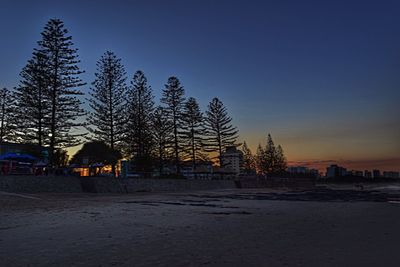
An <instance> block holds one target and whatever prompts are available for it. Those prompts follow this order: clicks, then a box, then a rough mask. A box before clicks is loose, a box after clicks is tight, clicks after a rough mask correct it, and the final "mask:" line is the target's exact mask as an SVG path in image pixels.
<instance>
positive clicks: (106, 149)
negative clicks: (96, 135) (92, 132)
mask: <svg viewBox="0 0 400 267" xmlns="http://www.w3.org/2000/svg"><path fill="white" fill-rule="evenodd" d="M121 158H122V156H121V153H120V152H119V151H117V150H115V149H111V147H110V146H109V145H107V144H106V143H104V142H103V141H91V142H88V143H85V144H83V146H82V148H81V149H80V150H78V152H76V154H75V155H74V156H73V157H72V159H71V163H75V164H82V161H83V159H87V160H88V164H94V163H103V164H105V165H115V164H116V163H117V161H118V160H119V159H121Z"/></svg>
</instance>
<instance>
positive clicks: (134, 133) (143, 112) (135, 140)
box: [125, 71, 154, 172]
mask: <svg viewBox="0 0 400 267" xmlns="http://www.w3.org/2000/svg"><path fill="white" fill-rule="evenodd" d="M131 85H132V86H131V88H130V89H129V91H128V105H127V107H128V108H127V113H128V120H127V123H126V125H125V127H126V137H125V146H126V152H127V155H129V156H130V157H132V158H133V160H134V161H135V162H136V169H137V170H138V171H141V172H148V171H151V152H152V148H153V136H152V123H153V118H152V116H153V111H154V100H153V99H154V96H153V92H152V89H151V87H150V86H149V85H148V84H147V78H146V76H145V75H144V73H143V72H142V71H137V72H136V73H135V74H134V76H133V80H132V82H131Z"/></svg>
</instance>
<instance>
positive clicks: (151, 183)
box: [121, 179, 236, 193]
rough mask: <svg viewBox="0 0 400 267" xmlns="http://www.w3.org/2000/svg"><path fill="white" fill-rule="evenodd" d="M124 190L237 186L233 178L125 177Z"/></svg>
mask: <svg viewBox="0 0 400 267" xmlns="http://www.w3.org/2000/svg"><path fill="white" fill-rule="evenodd" d="M121 185H122V187H123V190H124V191H125V192H127V193H132V192H153V191H157V192H176V191H196V190H213V189H232V188H236V186H235V182H234V181H232V180H185V179H124V180H121Z"/></svg>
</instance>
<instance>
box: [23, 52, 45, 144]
mask: <svg viewBox="0 0 400 267" xmlns="http://www.w3.org/2000/svg"><path fill="white" fill-rule="evenodd" d="M20 77H21V81H20V85H19V86H18V87H17V88H16V92H15V100H16V105H17V107H18V108H17V110H16V111H17V114H16V115H17V116H18V120H17V123H16V127H17V131H18V135H19V139H20V140H21V141H22V142H24V143H33V144H37V145H39V146H47V145H49V133H50V131H49V126H50V116H51V105H50V104H51V103H50V95H49V85H50V77H49V70H48V59H47V58H46V57H45V55H44V54H42V53H33V57H32V59H30V60H29V61H28V63H27V64H26V66H25V67H24V68H23V69H22V71H21V73H20Z"/></svg>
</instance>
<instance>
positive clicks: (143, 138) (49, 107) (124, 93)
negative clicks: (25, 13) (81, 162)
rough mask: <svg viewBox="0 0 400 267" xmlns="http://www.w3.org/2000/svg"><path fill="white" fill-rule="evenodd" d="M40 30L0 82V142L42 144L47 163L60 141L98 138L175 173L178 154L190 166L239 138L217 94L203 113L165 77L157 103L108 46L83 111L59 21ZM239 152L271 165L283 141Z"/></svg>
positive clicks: (266, 169) (278, 166)
mask: <svg viewBox="0 0 400 267" xmlns="http://www.w3.org/2000/svg"><path fill="white" fill-rule="evenodd" d="M41 36H42V38H41V40H40V41H38V43H37V44H38V45H37V47H36V48H35V49H34V51H33V53H32V58H31V59H30V60H28V62H27V64H26V66H25V67H24V68H23V69H22V71H21V73H20V82H19V85H18V86H17V87H16V88H14V90H12V91H10V90H7V89H2V90H0V95H1V98H0V122H1V125H0V126H1V129H0V142H3V141H12V142H21V143H31V144H37V145H39V146H46V147H48V148H49V163H50V165H51V166H57V165H59V164H60V158H62V161H65V157H62V154H63V153H64V155H65V151H64V150H63V148H66V147H71V146H75V145H77V144H79V143H81V142H82V140H85V139H86V140H91V141H101V142H104V143H105V144H107V145H108V146H109V147H110V148H111V149H112V150H115V151H118V152H120V153H121V154H122V155H124V157H126V158H131V159H133V160H134V162H135V165H136V169H137V171H140V172H150V171H151V170H152V168H153V167H154V162H156V165H157V166H158V168H159V171H160V173H162V172H163V166H164V164H165V162H167V161H168V162H171V161H172V162H173V163H174V165H175V168H176V173H178V174H179V173H180V168H181V162H182V161H190V162H191V163H192V165H193V168H194V169H195V168H196V164H197V162H199V161H203V160H209V157H208V155H213V156H215V157H216V158H217V159H218V161H219V163H221V154H222V153H223V151H224V150H225V148H226V147H227V146H232V145H236V146H237V145H239V144H238V143H237V138H238V130H237V128H236V127H234V126H233V125H232V123H231V122H232V119H231V117H230V116H229V115H228V113H227V110H226V108H225V107H224V105H223V103H222V102H221V101H220V100H219V99H218V98H214V99H212V101H211V102H210V103H209V105H208V107H207V110H206V111H205V113H203V112H202V111H201V110H200V107H199V104H198V102H197V100H196V99H195V98H193V97H186V94H185V90H184V87H183V86H182V84H181V82H180V81H179V79H178V78H177V77H170V78H168V80H167V82H166V84H165V88H164V89H163V92H162V97H161V99H160V105H156V103H155V98H154V95H153V91H152V88H151V86H150V85H149V84H148V82H147V78H146V76H145V74H144V73H143V72H142V71H137V72H135V73H134V75H133V77H132V78H131V79H129V78H128V75H127V73H126V71H125V68H124V66H123V64H122V63H121V59H120V58H118V57H117V56H116V55H115V54H114V53H113V52H111V51H107V52H105V53H104V55H103V56H102V57H101V58H100V59H99V60H98V62H97V69H96V73H95V79H94V81H93V82H92V83H91V85H90V86H89V88H90V89H89V96H88V98H87V100H88V103H89V106H90V111H88V112H87V111H85V110H84V109H83V108H82V105H83V103H82V100H81V98H82V97H81V96H82V95H83V92H82V90H81V88H82V87H84V86H85V85H86V83H85V82H83V81H82V79H81V78H80V76H81V74H82V73H83V71H82V70H81V69H80V67H79V63H80V60H79V57H78V54H77V51H78V50H77V49H76V48H74V45H73V43H72V37H71V36H70V35H69V34H68V31H67V29H66V28H65V27H64V23H63V22H62V21H61V20H59V19H51V20H49V21H48V23H47V24H46V26H45V28H44V30H43V32H42V33H41ZM82 128H84V129H86V130H87V131H82ZM79 129H80V130H79ZM243 152H244V168H245V169H246V170H247V171H249V172H250V171H253V170H255V169H257V171H258V172H259V173H262V174H266V173H270V172H276V171H278V170H282V169H283V168H284V167H285V164H286V163H285V160H284V156H283V151H282V148H281V147H280V146H278V147H277V148H275V146H274V144H273V142H272V139H271V137H270V136H268V142H267V146H266V147H265V148H262V147H261V146H260V147H259V148H258V150H257V154H256V156H253V155H252V154H251V152H250V150H249V149H248V147H247V145H246V144H244V146H243ZM113 171H114V172H115V168H114V169H113Z"/></svg>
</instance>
